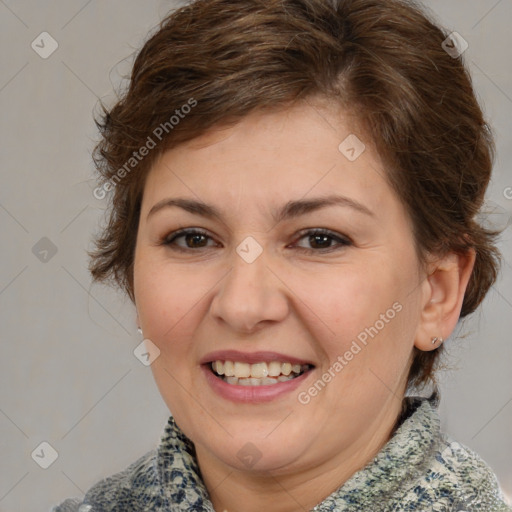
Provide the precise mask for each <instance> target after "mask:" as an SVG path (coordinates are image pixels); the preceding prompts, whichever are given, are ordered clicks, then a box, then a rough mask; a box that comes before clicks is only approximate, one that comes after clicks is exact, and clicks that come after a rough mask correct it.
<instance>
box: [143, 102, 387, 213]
mask: <svg viewBox="0 0 512 512" xmlns="http://www.w3.org/2000/svg"><path fill="white" fill-rule="evenodd" d="M356 132H357V133H356ZM332 193H338V194H342V195H344V196H347V197H350V198H351V199H353V200H354V201H357V202H359V203H363V204H364V203H367V204H368V203H369V204H373V205H374V207H376V208H379V207H383V206H384V205H383V204H381V203H383V202H385V201H386V200H388V201H389V200H390V199H391V198H390V197H389V196H390V195H391V196H392V195H393V192H392V191H391V189H390V187H389V186H388V183H387V180H386V175H385V171H384V169H383V166H382V163H381V162H380V159H379V157H378V155H377V153H376V152H375V150H374V148H373V144H372V141H368V140H365V138H364V135H362V134H361V133H360V132H359V131H358V128H357V126H356V123H355V122H354V118H353V117H351V116H350V115H348V114H344V113H343V112H341V111H340V110H339V109H330V110H329V109H327V108H326V107H325V106H322V105H314V104H301V105H297V106H295V107H293V108H289V109H286V110H281V111H277V112H255V113H252V114H250V115H248V116H246V117H245V118H243V119H242V120H241V121H240V122H239V123H237V124H236V125H231V126H228V127H219V128H216V129H213V130H210V131H209V132H208V133H206V134H204V135H202V136H200V137H197V138H195V139H193V140H191V141H188V142H186V143H184V144H181V145H179V146H177V147H175V148H172V149H170V150H168V151H166V152H164V153H163V154H162V155H161V156H160V158H159V159H158V160H157V161H156V162H155V164H154V166H153V168H152V169H151V171H150V173H149V176H148V179H147V181H146V189H145V191H144V201H143V210H144V211H145V212H146V213H148V212H149V209H151V208H152V207H153V206H154V204H155V203H156V202H157V201H161V200H162V199H164V198H165V197H167V196H169V195H180V196H187V197H189V198H191V199H195V200H198V199H201V200H203V202H213V203H218V204H219V207H221V208H225V209H228V208H230V207H232V206H236V207H240V205H241V204H247V205H249V203H254V204H258V205H259V206H260V209H261V208H267V207H268V206H269V203H272V204H273V205H274V206H277V205H281V204H283V203H285V202H287V201H290V199H299V198H308V197H317V196H319V195H325V194H332ZM207 200H208V201H207Z"/></svg>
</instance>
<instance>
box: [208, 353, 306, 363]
mask: <svg viewBox="0 0 512 512" xmlns="http://www.w3.org/2000/svg"><path fill="white" fill-rule="evenodd" d="M213 361H239V362H241V363H248V364H254V363H261V362H269V361H279V362H281V363H291V364H309V365H311V366H314V365H313V363H312V362H310V361H306V360H305V359H299V358H298V357H293V356H289V355H286V354H280V353H278V352H263V351H259V352H240V351H239V350H216V351H215V352H210V353H208V354H206V355H205V356H204V357H203V358H201V361H200V363H201V364H207V363H211V362H213Z"/></svg>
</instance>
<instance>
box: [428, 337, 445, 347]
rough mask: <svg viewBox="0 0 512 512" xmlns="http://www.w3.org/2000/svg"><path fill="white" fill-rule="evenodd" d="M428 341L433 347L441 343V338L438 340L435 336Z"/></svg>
mask: <svg viewBox="0 0 512 512" xmlns="http://www.w3.org/2000/svg"><path fill="white" fill-rule="evenodd" d="M430 341H432V345H435V344H436V343H437V342H438V341H439V343H443V341H444V340H443V338H438V337H437V336H436V337H435V338H432V339H431V340H430Z"/></svg>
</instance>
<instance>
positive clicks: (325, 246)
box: [299, 229, 352, 253]
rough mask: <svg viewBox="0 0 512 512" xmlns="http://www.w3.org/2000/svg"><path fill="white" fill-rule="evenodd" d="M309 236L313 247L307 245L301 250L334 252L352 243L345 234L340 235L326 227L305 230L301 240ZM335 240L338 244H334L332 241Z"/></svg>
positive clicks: (300, 248) (308, 239)
mask: <svg viewBox="0 0 512 512" xmlns="http://www.w3.org/2000/svg"><path fill="white" fill-rule="evenodd" d="M303 238H307V241H308V243H309V244H310V245H311V247H312V248H311V249H310V248H307V247H299V250H301V251H305V252H308V253H314V252H332V251H335V250H338V249H340V248H342V247H346V246H349V245H352V242H351V241H350V240H349V239H348V238H346V237H343V236H339V235H337V234H335V233H333V232H332V231H328V230H325V229H314V230H309V231H306V232H303V233H302V234H301V237H300V238H299V240H301V239H303ZM333 241H334V242H335V243H336V244H337V246H336V245H335V246H333V245H332V242H333Z"/></svg>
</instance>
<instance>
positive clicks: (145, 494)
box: [51, 450, 159, 512]
mask: <svg viewBox="0 0 512 512" xmlns="http://www.w3.org/2000/svg"><path fill="white" fill-rule="evenodd" d="M155 466H156V450H151V451H150V452H148V453H146V454H145V455H143V456H142V457H140V458H139V459H137V460H136V461H135V462H133V463H132V464H130V465H129V466H128V467H127V468H126V469H124V470H123V471H120V472H119V473H116V474H114V475H112V476H109V477H107V478H104V479H102V480H100V481H98V482H96V483H95V484H94V485H93V486H92V487H91V488H90V489H89V490H88V491H87V492H86V494H85V497H84V499H83V500H82V499H78V498H69V499H66V500H64V501H63V502H62V503H60V504H59V505H56V506H55V507H53V508H52V509H51V512H97V511H98V512H99V511H101V512H118V511H119V512H121V511H123V512H129V511H131V510H141V509H142V507H140V508H139V506H138V505H139V504H141V503H143V502H147V501H148V499H149V498H150V497H151V496H154V495H156V493H157V492H158V491H159V485H158V483H157V469H156V467H155Z"/></svg>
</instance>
